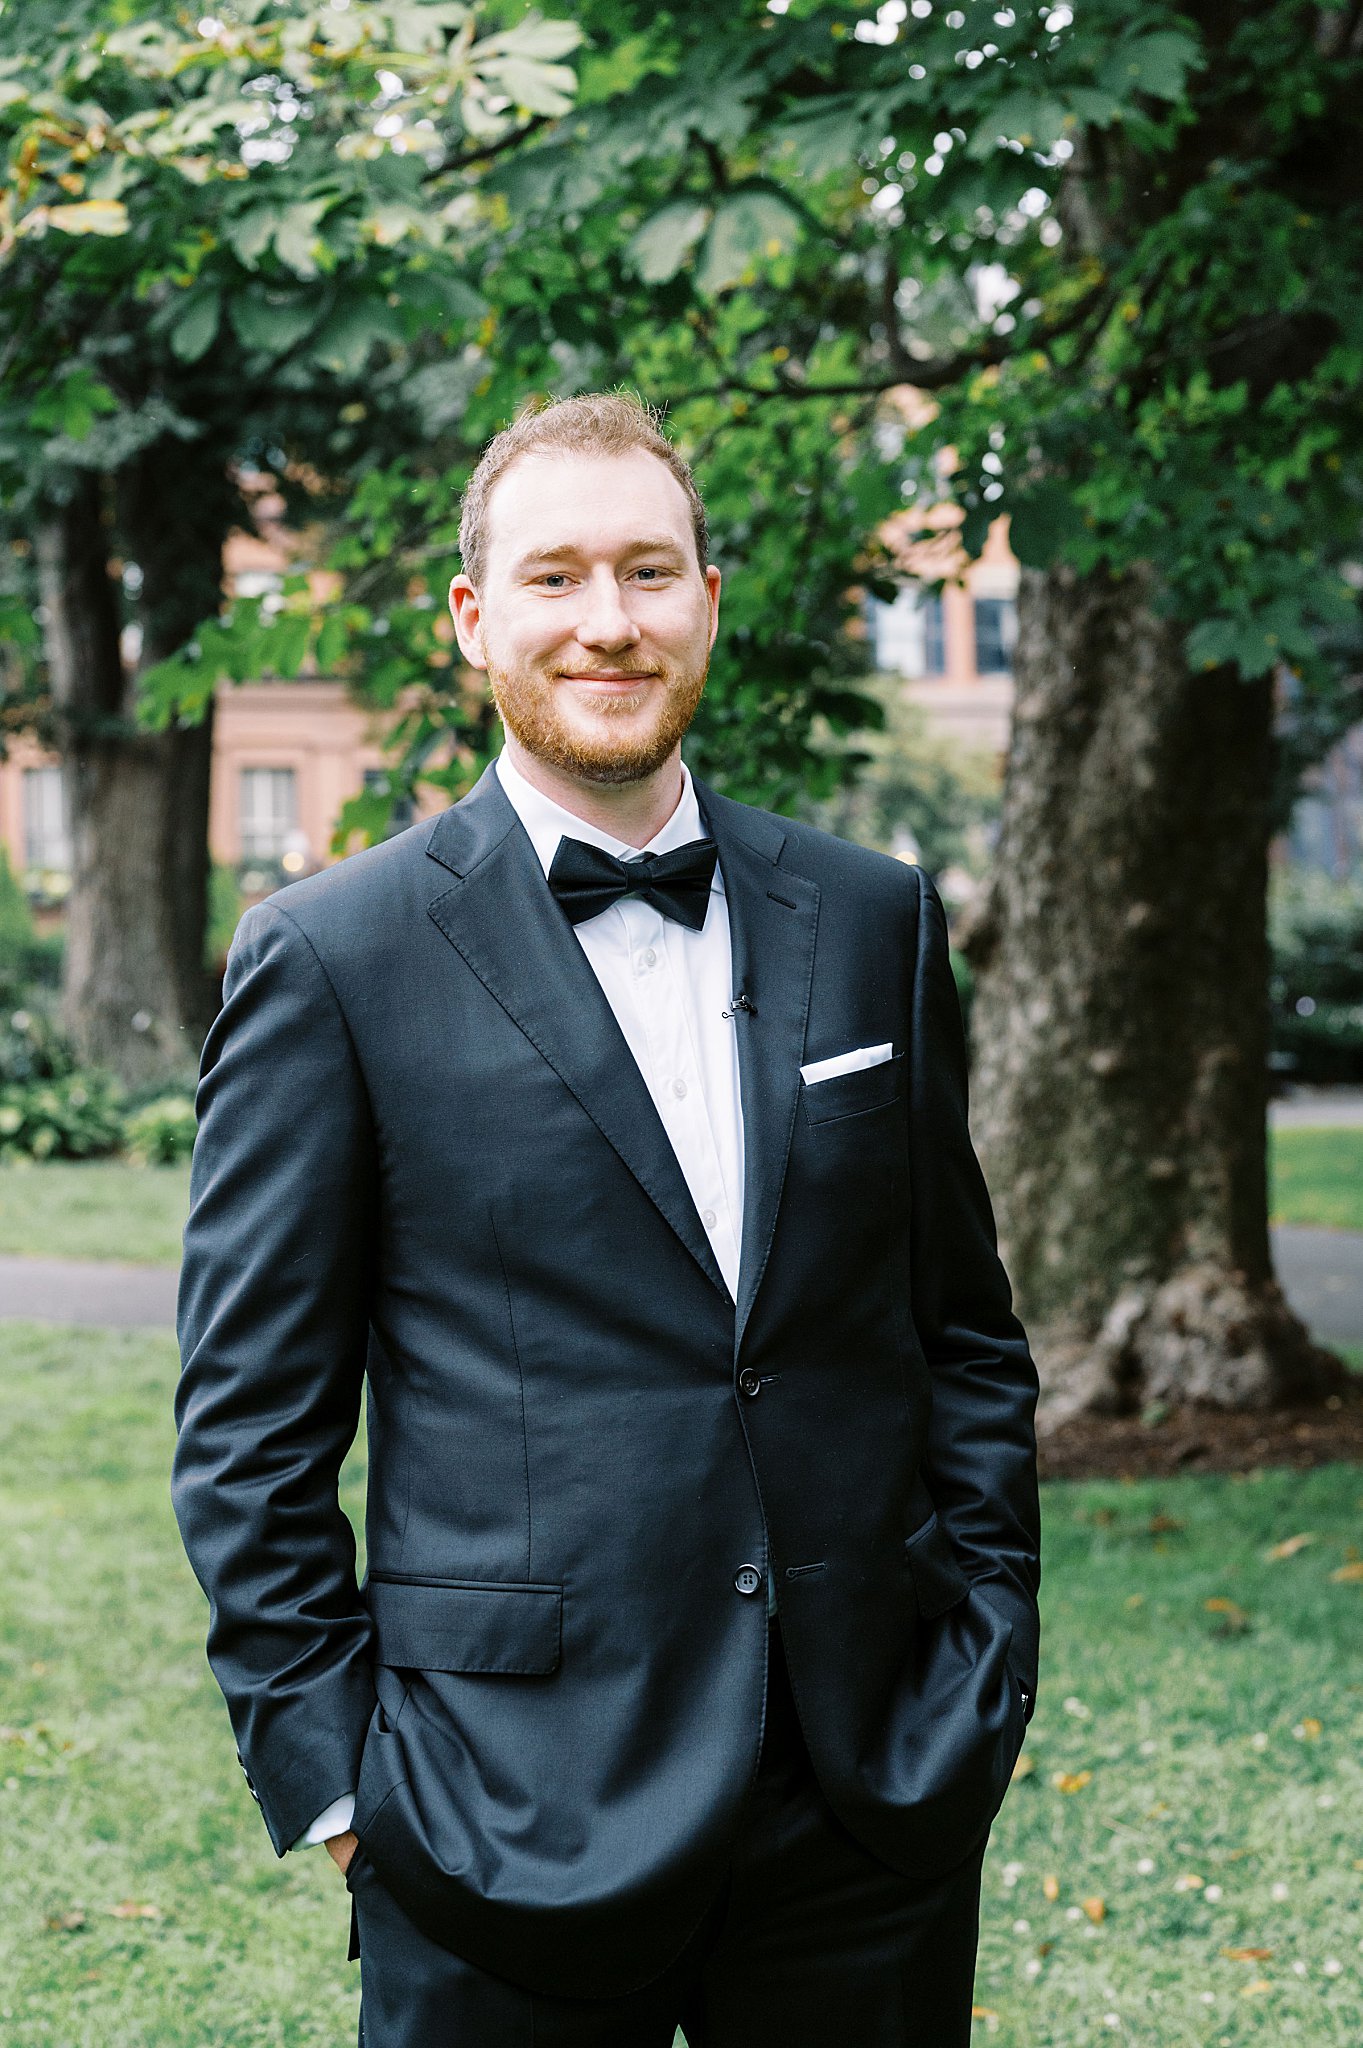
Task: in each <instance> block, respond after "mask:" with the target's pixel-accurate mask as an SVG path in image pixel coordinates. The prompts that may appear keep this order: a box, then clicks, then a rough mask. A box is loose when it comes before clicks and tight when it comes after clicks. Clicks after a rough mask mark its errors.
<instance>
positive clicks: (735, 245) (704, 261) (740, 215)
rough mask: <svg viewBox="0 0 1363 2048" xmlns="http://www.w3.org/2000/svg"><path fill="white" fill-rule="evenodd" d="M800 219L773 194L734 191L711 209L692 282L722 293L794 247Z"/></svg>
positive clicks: (792, 209)
mask: <svg viewBox="0 0 1363 2048" xmlns="http://www.w3.org/2000/svg"><path fill="white" fill-rule="evenodd" d="M800 226H801V222H800V216H799V214H798V213H797V212H796V211H795V208H794V207H793V206H790V205H788V204H787V203H786V202H785V201H784V200H783V199H779V198H778V197H777V195H776V194H775V193H774V192H766V191H752V192H739V193H736V194H735V195H734V197H733V198H731V199H726V200H725V201H724V203H723V204H722V205H721V206H720V207H718V208H717V209H716V212H715V217H714V219H713V220H712V222H711V223H710V231H709V233H708V235H707V236H706V238H705V246H704V248H703V250H702V252H701V258H700V266H699V269H698V272H697V277H696V282H697V283H698V284H699V285H700V288H701V290H702V291H706V292H722V291H726V290H728V289H729V287H730V286H732V285H736V284H738V283H740V282H741V280H742V279H743V278H745V277H747V276H748V275H749V274H755V273H756V272H757V270H758V269H759V267H760V266H761V265H762V264H763V263H764V262H767V261H770V259H771V258H772V257H775V256H782V255H784V254H785V253H786V251H787V250H789V249H792V248H793V247H794V246H795V243H796V241H797V240H798V238H799V233H800Z"/></svg>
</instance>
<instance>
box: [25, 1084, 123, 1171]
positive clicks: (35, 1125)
mask: <svg viewBox="0 0 1363 2048" xmlns="http://www.w3.org/2000/svg"><path fill="white" fill-rule="evenodd" d="M122 1143H123V1114H122V1107H121V1104H120V1101H119V1096H118V1090H117V1088H116V1086H115V1084H114V1082H112V1081H111V1080H110V1079H109V1078H108V1076H107V1075H104V1074H97V1073H80V1072H74V1073H68V1074H61V1075H57V1076H54V1077H53V1078H51V1079H47V1080H34V1081H9V1082H6V1083H4V1084H3V1085H0V1159H15V1158H25V1159H96V1158H99V1157H100V1156H101V1155H103V1154H105V1153H109V1152H117V1151H118V1150H119V1148H120V1146H121V1145H122Z"/></svg>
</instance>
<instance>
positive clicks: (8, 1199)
mask: <svg viewBox="0 0 1363 2048" xmlns="http://www.w3.org/2000/svg"><path fill="white" fill-rule="evenodd" d="M188 1210H189V1168H188V1166H128V1165H126V1164H124V1162H123V1161H122V1160H113V1159H91V1160H89V1161H85V1162H79V1161H75V1160H70V1161H68V1160H44V1161H43V1162H42V1164H41V1165H34V1166H0V1253H11V1254H12V1253H19V1254H22V1255H26V1256H28V1257H36V1258H48V1259H126V1260H131V1261H132V1262H133V1263H135V1264H137V1265H152V1266H176V1265H178V1264H179V1263H180V1233H181V1231H182V1230H183V1229H184V1223H185V1216H186V1215H187V1213H188Z"/></svg>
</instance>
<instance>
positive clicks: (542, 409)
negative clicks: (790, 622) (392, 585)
mask: <svg viewBox="0 0 1363 2048" xmlns="http://www.w3.org/2000/svg"><path fill="white" fill-rule="evenodd" d="M661 422H662V415H661V413H659V412H657V411H655V409H654V408H653V407H652V406H651V405H645V403H644V401H643V400H642V399H641V398H636V397H635V396H634V395H633V394H632V393H627V392H618V391H590V392H586V393H584V394H583V395H582V396H581V397H579V398H551V399H548V400H545V401H542V402H541V403H539V404H538V405H530V406H527V408H526V409H525V411H524V412H522V413H521V414H520V415H519V417H518V418H517V419H515V420H513V421H512V423H511V425H510V426H509V427H503V429H502V431H501V433H500V434H495V435H494V436H493V438H492V439H491V440H490V441H489V442H488V444H487V447H486V448H485V449H484V450H483V452H482V455H481V456H480V457H479V460H478V466H477V468H476V469H475V470H474V472H473V475H472V476H471V477H470V478H469V481H468V486H467V488H466V490H465V492H464V500H463V506H462V509H461V512H460V516H459V553H460V556H461V557H462V559H463V564H464V574H465V575H466V576H467V577H468V579H469V581H470V583H472V585H473V586H474V588H475V590H476V589H477V588H478V587H479V586H480V585H481V583H482V580H483V572H484V570H485V569H486V567H487V507H488V499H489V498H490V497H491V495H492V492H493V488H494V486H495V485H496V484H497V482H498V481H499V479H500V478H502V477H503V476H505V475H506V472H507V471H508V469H510V467H511V465H512V463H513V462H516V461H518V460H519V459H520V457H521V456H522V455H626V454H628V453H629V451H630V450H631V449H633V448H642V449H643V450H644V451H645V453H646V454H649V455H656V456H657V458H658V460H659V462H663V463H666V465H667V467H668V468H669V469H670V470H671V472H672V474H673V476H674V477H675V478H676V479H677V482H678V483H679V484H680V485H681V487H682V489H683V490H684V491H685V493H686V498H687V503H688V504H689V505H690V507H691V528H692V532H693V533H694V535H695V540H696V559H697V561H698V562H699V564H700V570H701V574H702V575H704V573H705V567H706V564H707V562H708V561H709V559H710V534H709V528H708V526H707V524H706V519H705V507H704V505H702V503H701V501H700V492H699V491H698V490H697V489H696V480H695V478H694V477H693V476H692V474H691V466H690V464H689V463H688V462H687V461H686V459H685V457H684V456H682V455H679V454H678V452H677V450H676V449H675V448H674V447H673V445H672V443H671V442H670V441H669V440H668V438H667V436H666V434H664V433H663V431H662V424H661Z"/></svg>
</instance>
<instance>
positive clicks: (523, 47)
mask: <svg viewBox="0 0 1363 2048" xmlns="http://www.w3.org/2000/svg"><path fill="white" fill-rule="evenodd" d="M581 41H582V30H581V29H580V28H579V27H578V26H577V24H576V22H572V21H546V20H545V19H544V17H543V15H539V14H528V15H527V16H526V18H525V20H524V21H519V22H517V24H516V26H515V27H514V28H508V29H503V30H502V32H501V34H500V35H495V36H485V37H484V38H483V40H482V41H481V42H480V43H477V44H476V45H475V47H474V53H473V54H474V56H475V58H477V57H481V55H482V54H483V52H484V51H485V50H487V51H489V52H492V51H497V52H500V51H502V50H507V51H511V52H513V53H514V54H515V55H516V56H518V57H540V58H544V59H547V60H552V59H553V58H556V57H566V56H567V55H568V53H569V52H570V51H571V50H575V49H577V48H578V46H579V44H580V43H581Z"/></svg>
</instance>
